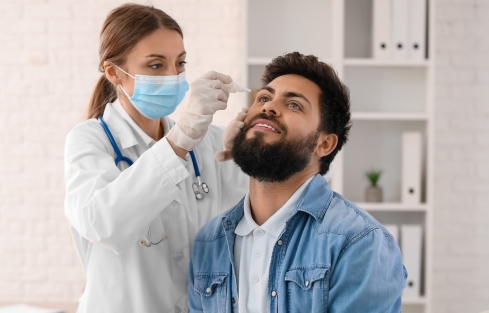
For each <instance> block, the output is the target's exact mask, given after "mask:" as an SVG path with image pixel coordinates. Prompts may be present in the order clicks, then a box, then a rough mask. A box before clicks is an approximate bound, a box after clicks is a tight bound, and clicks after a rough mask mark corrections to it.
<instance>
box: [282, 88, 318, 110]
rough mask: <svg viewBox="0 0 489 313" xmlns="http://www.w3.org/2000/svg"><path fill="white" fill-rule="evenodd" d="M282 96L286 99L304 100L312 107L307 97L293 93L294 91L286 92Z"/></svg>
mask: <svg viewBox="0 0 489 313" xmlns="http://www.w3.org/2000/svg"><path fill="white" fill-rule="evenodd" d="M282 95H283V96H284V97H285V98H301V99H304V101H306V102H307V103H308V104H309V106H312V105H311V101H309V99H307V98H306V96H304V95H303V94H301V93H298V92H293V91H287V92H284V93H283V94H282Z"/></svg>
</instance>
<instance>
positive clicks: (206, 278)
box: [194, 273, 228, 313]
mask: <svg viewBox="0 0 489 313" xmlns="http://www.w3.org/2000/svg"><path fill="white" fill-rule="evenodd" d="M227 276H228V275H227V274H226V273H197V274H195V277H194V290H195V291H196V292H198V293H199V294H200V298H201V300H202V308H203V310H204V312H222V313H224V312H225V310H226V292H227V291H226V278H227Z"/></svg>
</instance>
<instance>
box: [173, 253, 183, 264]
mask: <svg viewBox="0 0 489 313" xmlns="http://www.w3.org/2000/svg"><path fill="white" fill-rule="evenodd" d="M183 257H184V255H183V253H182V252H179V253H177V254H176V255H175V260H177V262H180V261H182V260H183Z"/></svg>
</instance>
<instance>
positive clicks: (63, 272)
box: [0, 0, 489, 313]
mask: <svg viewBox="0 0 489 313" xmlns="http://www.w3.org/2000/svg"><path fill="white" fill-rule="evenodd" d="M243 1H245V0H232V1H229V0H165V1H163V0H159V1H153V4H154V5H155V6H157V7H159V8H162V9H163V10H165V11H167V12H168V13H169V14H170V15H172V16H173V17H174V18H175V19H176V20H177V21H178V22H179V23H180V24H181V26H182V27H183V29H184V35H185V45H186V50H187V52H188V61H189V65H188V72H189V73H188V77H189V80H192V79H194V78H195V77H196V76H198V75H200V74H201V73H203V72H205V71H207V70H209V69H215V70H219V71H222V72H226V73H228V74H230V75H231V76H233V77H234V78H235V79H236V80H237V81H240V82H243V81H244V78H245V75H244V74H245V73H244V58H245V47H244V41H243V38H244V36H245V33H244V28H243V27H242V26H243V25H244V20H243V18H244V16H243V14H242V11H241V9H242V7H243ZM125 2H126V1H124V0H119V1H116V0H110V1H109V0H106V1H103V2H102V1H95V0H84V1H81V0H78V1H77V0H0V42H1V44H0V302H11V301H57V302H62V301H76V300H77V299H78V297H79V296H80V294H81V290H82V288H83V285H84V274H83V273H82V270H81V266H80V265H79V263H78V260H77V257H76V255H75V252H74V249H73V246H72V244H71V238H70V234H69V226H68V223H67V220H66V219H65V218H64V215H63V199H64V182H63V172H62V167H63V159H62V156H63V144H64V138H65V136H66V134H67V132H68V131H69V130H70V129H71V127H73V125H75V124H76V123H77V122H79V121H81V120H82V118H83V113H84V109H85V106H86V103H87V101H88V98H89V95H90V93H91V91H92V88H93V85H94V84H95V81H96V80H97V79H98V77H99V76H100V74H99V73H98V72H97V61H98V59H97V44H98V32H99V30H100V27H101V25H102V22H103V20H104V18H105V16H106V15H107V13H108V12H109V11H110V9H112V8H114V7H116V6H118V5H120V4H122V3H125ZM143 3H148V1H144V2H143ZM436 27H437V31H436V43H437V55H436V60H437V81H436V93H437V98H436V131H435V180H436V181H435V199H434V200H435V225H434V226H435V236H434V252H435V255H434V277H433V278H434V286H433V287H434V288H433V295H434V310H433V311H434V312H437V313H438V312H439V313H450V312H457V313H458V312H464V313H465V312H474V313H477V312H479V311H482V310H483V309H489V268H488V264H489V248H488V247H489V245H488V242H489V101H488V100H487V99H489V86H488V85H489V37H488V32H487V30H488V29H489V1H488V0H437V21H436ZM243 103H244V97H243V96H242V95H233V96H232V98H231V103H230V110H228V111H227V112H222V113H220V114H219V115H218V116H217V117H216V123H217V124H221V125H224V124H226V123H227V120H229V118H231V117H232V116H234V115H235V113H236V112H237V111H238V110H239V107H240V105H241V104H243Z"/></svg>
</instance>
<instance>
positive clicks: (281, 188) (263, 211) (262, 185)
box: [249, 168, 317, 225]
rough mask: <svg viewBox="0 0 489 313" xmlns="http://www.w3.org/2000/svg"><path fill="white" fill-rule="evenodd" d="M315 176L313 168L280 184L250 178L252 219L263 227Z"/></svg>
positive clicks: (315, 171)
mask: <svg viewBox="0 0 489 313" xmlns="http://www.w3.org/2000/svg"><path fill="white" fill-rule="evenodd" d="M315 174H317V170H316V169H315V168H312V169H310V168H307V169H305V170H304V171H302V172H300V173H297V174H295V175H293V176H292V177H291V178H289V179H288V180H286V181H284V182H280V183H270V182H263V181H258V180H256V179H255V178H253V177H251V178H250V191H249V196H250V209H251V215H252V216H253V219H254V220H255V222H256V223H257V224H258V225H263V223H265V222H266V221H267V220H268V219H269V218H270V217H271V216H272V215H274V214H275V213H276V212H277V211H278V210H279V209H280V208H281V207H282V206H283V205H284V204H285V203H286V202H287V201H288V200H289V199H290V197H292V195H293V194H294V193H295V192H296V191H297V189H299V188H300V187H301V186H302V185H303V184H304V183H305V182H306V181H307V180H308V179H309V178H311V177H312V176H314V175H315Z"/></svg>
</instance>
